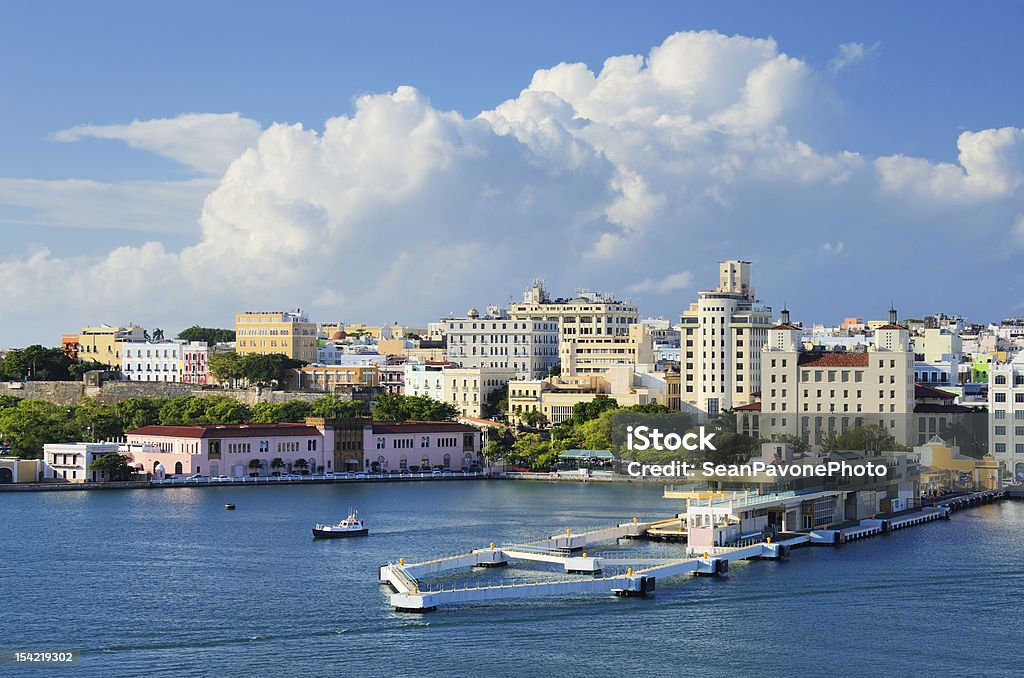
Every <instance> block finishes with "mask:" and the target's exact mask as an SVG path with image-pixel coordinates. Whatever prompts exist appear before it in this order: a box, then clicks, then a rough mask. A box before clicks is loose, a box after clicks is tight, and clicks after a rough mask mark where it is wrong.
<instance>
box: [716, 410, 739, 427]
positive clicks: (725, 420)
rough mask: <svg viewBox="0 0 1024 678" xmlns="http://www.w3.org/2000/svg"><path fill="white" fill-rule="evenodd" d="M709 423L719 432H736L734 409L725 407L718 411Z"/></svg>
mask: <svg viewBox="0 0 1024 678" xmlns="http://www.w3.org/2000/svg"><path fill="white" fill-rule="evenodd" d="M711 425H712V426H714V427H715V428H717V429H718V430H719V432H721V433H736V432H737V431H736V410H734V409H732V408H731V407H727V408H725V409H724V410H721V411H719V413H718V414H717V415H716V416H715V418H714V419H712V420H711Z"/></svg>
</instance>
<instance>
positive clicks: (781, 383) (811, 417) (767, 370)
mask: <svg viewBox="0 0 1024 678" xmlns="http://www.w3.org/2000/svg"><path fill="white" fill-rule="evenodd" d="M768 335H769V337H768V343H767V345H766V346H764V348H763V350H762V352H761V368H762V375H763V379H762V384H761V402H760V403H755V404H751V405H748V406H744V407H740V408H739V410H740V417H739V427H740V430H743V431H745V432H747V433H756V434H758V435H760V436H761V437H762V438H766V439H771V438H772V437H773V436H777V435H784V434H785V435H793V436H800V437H802V438H803V439H804V440H805V441H807V442H809V443H810V444H811V445H812V446H820V445H821V443H822V441H823V440H824V439H825V437H826V436H828V435H830V434H833V435H837V436H838V435H841V434H842V433H844V432H845V431H847V430H850V429H852V428H856V427H859V426H863V425H881V426H883V427H884V428H885V429H886V430H887V431H888V432H889V433H890V434H891V435H892V436H893V437H894V438H895V439H896V440H897V441H898V442H900V443H903V444H913V443H914V442H915V441H914V440H912V439H911V435H912V434H913V433H915V431H914V429H913V427H912V424H913V419H914V407H915V384H914V352H913V349H912V346H911V343H910V332H909V331H908V330H907V328H906V327H903V326H901V325H899V324H897V323H896V312H895V311H891V313H890V321H889V322H888V323H887V324H885V325H881V326H879V327H878V328H877V329H876V330H875V343H874V345H872V346H869V347H867V348H866V350H864V351H859V352H846V351H845V350H833V351H826V350H806V349H805V348H804V347H803V345H802V344H801V341H800V335H801V330H800V328H799V327H797V326H795V325H792V324H790V323H789V314H788V312H787V311H783V314H782V323H781V324H780V325H777V326H776V327H773V328H772V329H771V330H770V331H769V333H768ZM951 400H952V396H950V401H951Z"/></svg>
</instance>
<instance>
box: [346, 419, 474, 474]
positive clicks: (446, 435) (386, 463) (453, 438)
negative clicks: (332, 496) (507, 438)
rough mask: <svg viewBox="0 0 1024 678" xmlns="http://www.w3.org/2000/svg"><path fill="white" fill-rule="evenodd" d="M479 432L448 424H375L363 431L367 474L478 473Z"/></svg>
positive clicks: (464, 425)
mask: <svg viewBox="0 0 1024 678" xmlns="http://www.w3.org/2000/svg"><path fill="white" fill-rule="evenodd" d="M480 438H481V434H480V431H479V430H478V429H476V428H473V427H472V426H467V425H466V424H455V423H452V422H447V421H375V422H373V426H372V427H371V426H367V427H366V428H364V429H363V454H364V458H365V466H366V470H368V471H394V470H398V471H402V470H406V469H408V470H413V467H418V468H419V469H420V470H426V467H429V468H430V469H434V468H438V469H450V470H453V471H461V470H463V469H465V470H467V471H468V470H471V469H472V470H478V468H479V467H481V466H482V465H483V464H482V461H481V458H480Z"/></svg>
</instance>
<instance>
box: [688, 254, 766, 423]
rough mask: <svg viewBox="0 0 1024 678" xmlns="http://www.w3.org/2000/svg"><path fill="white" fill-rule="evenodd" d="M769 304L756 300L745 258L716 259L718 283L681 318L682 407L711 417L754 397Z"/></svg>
mask: <svg viewBox="0 0 1024 678" xmlns="http://www.w3.org/2000/svg"><path fill="white" fill-rule="evenodd" d="M771 326H772V312H771V308H770V307H767V306H763V305H761V304H760V302H759V301H758V300H757V297H756V295H755V293H754V288H753V287H752V286H751V284H750V262H749V261H738V260H730V261H723V262H720V263H719V280H718V285H717V286H716V287H715V288H714V289H711V290H703V291H701V292H700V294H699V296H698V299H697V301H695V302H692V303H691V304H690V308H689V309H688V310H686V311H684V312H683V314H682V317H681V318H680V331H679V334H680V337H679V342H680V360H679V363H680V371H681V373H682V385H681V388H682V394H681V397H682V401H683V407H684V409H690V410H695V411H696V413H697V414H698V416H706V417H708V418H713V417H715V416H717V415H718V413H719V412H721V411H722V410H725V409H729V408H734V407H737V406H739V405H743V404H746V403H750V402H752V401H753V397H754V394H755V393H757V392H758V391H759V390H760V389H761V349H762V347H763V346H764V345H765V342H766V341H767V339H768V329H769V328H770V327H771Z"/></svg>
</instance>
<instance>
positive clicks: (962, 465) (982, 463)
mask: <svg viewBox="0 0 1024 678" xmlns="http://www.w3.org/2000/svg"><path fill="white" fill-rule="evenodd" d="M914 452H916V453H917V454H918V455H919V457H920V460H921V488H922V490H923V491H925V492H939V491H943V490H963V489H971V490H997V489H999V488H1001V487H1002V477H1001V475H1000V473H999V464H998V462H996V460H995V459H994V458H993V457H992V456H991V455H986V456H984V457H982V458H981V459H975V458H974V457H968V456H966V455H963V454H960V448H959V447H957V446H950V445H947V444H946V441H944V440H943V439H942V438H940V437H938V436H935V437H934V438H932V439H931V440H929V441H928V442H927V443H925V444H924V445H918V446H917V447H915V448H914Z"/></svg>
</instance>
